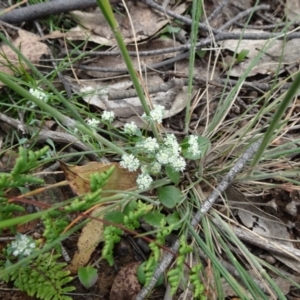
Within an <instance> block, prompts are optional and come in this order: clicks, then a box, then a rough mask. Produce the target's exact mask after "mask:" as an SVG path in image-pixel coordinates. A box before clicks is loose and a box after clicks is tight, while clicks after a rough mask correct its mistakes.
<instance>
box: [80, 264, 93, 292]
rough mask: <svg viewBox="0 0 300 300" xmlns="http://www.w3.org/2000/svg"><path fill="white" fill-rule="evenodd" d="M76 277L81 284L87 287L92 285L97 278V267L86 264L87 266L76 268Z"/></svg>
mask: <svg viewBox="0 0 300 300" xmlns="http://www.w3.org/2000/svg"><path fill="white" fill-rule="evenodd" d="M78 278H79V280H80V282H81V284H82V285H83V286H84V287H85V288H87V289H89V288H90V287H92V286H93V285H94V284H95V283H96V281H97V279H98V274H97V269H95V268H93V267H91V266H87V267H79V268H78Z"/></svg>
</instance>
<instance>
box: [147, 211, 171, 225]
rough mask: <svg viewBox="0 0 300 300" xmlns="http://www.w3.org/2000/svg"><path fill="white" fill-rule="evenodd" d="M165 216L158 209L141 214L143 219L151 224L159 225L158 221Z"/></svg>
mask: <svg viewBox="0 0 300 300" xmlns="http://www.w3.org/2000/svg"><path fill="white" fill-rule="evenodd" d="M165 217H166V216H165V215H163V214H162V213H160V212H159V211H150V212H149V213H147V214H145V215H144V216H143V218H144V220H145V221H146V222H147V223H148V224H149V225H151V226H155V227H159V226H160V221H161V220H162V219H164V218H165Z"/></svg>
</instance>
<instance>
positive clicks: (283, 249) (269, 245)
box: [213, 219, 300, 261]
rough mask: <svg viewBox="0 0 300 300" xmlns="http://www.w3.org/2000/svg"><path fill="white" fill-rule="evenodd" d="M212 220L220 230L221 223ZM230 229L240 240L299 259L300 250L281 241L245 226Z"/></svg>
mask: <svg viewBox="0 0 300 300" xmlns="http://www.w3.org/2000/svg"><path fill="white" fill-rule="evenodd" d="M213 222H214V223H215V224H216V225H217V226H218V228H221V230H222V229H223V226H222V224H221V223H220V222H219V221H218V220H217V219H213ZM230 229H231V230H232V231H233V232H234V234H235V235H236V236H237V237H238V238H239V239H240V240H243V241H245V242H247V243H249V244H251V245H254V246H257V247H259V248H261V249H264V250H267V251H269V252H273V253H276V254H279V255H282V256H285V257H289V258H292V259H295V260H297V261H300V250H298V249H296V248H291V247H288V246H286V245H283V244H282V243H280V244H279V243H276V242H275V241H270V239H268V238H266V237H263V236H261V235H260V234H256V233H255V232H253V231H251V230H249V229H246V228H239V227H237V226H231V227H230Z"/></svg>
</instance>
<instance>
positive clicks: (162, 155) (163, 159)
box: [156, 148, 171, 165]
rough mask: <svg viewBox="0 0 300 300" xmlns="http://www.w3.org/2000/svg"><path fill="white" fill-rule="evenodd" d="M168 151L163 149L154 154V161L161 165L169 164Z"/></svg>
mask: <svg viewBox="0 0 300 300" xmlns="http://www.w3.org/2000/svg"><path fill="white" fill-rule="evenodd" d="M170 154H171V152H170V150H169V149H168V148H163V149H161V150H159V151H158V153H157V154H156V159H157V161H158V163H160V164H161V165H167V164H168V163H169V158H170Z"/></svg>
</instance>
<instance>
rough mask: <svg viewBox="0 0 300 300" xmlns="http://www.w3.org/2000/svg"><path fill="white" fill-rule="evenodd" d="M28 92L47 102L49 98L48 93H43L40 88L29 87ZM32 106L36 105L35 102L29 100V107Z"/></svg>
mask: <svg viewBox="0 0 300 300" xmlns="http://www.w3.org/2000/svg"><path fill="white" fill-rule="evenodd" d="M29 93H30V94H31V95H33V96H34V97H36V98H38V99H40V100H42V101H44V102H48V100H49V94H47V93H45V92H44V91H43V90H42V89H36V88H35V89H33V88H30V89H29ZM34 107H36V104H35V103H33V102H31V105H30V108H34Z"/></svg>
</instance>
